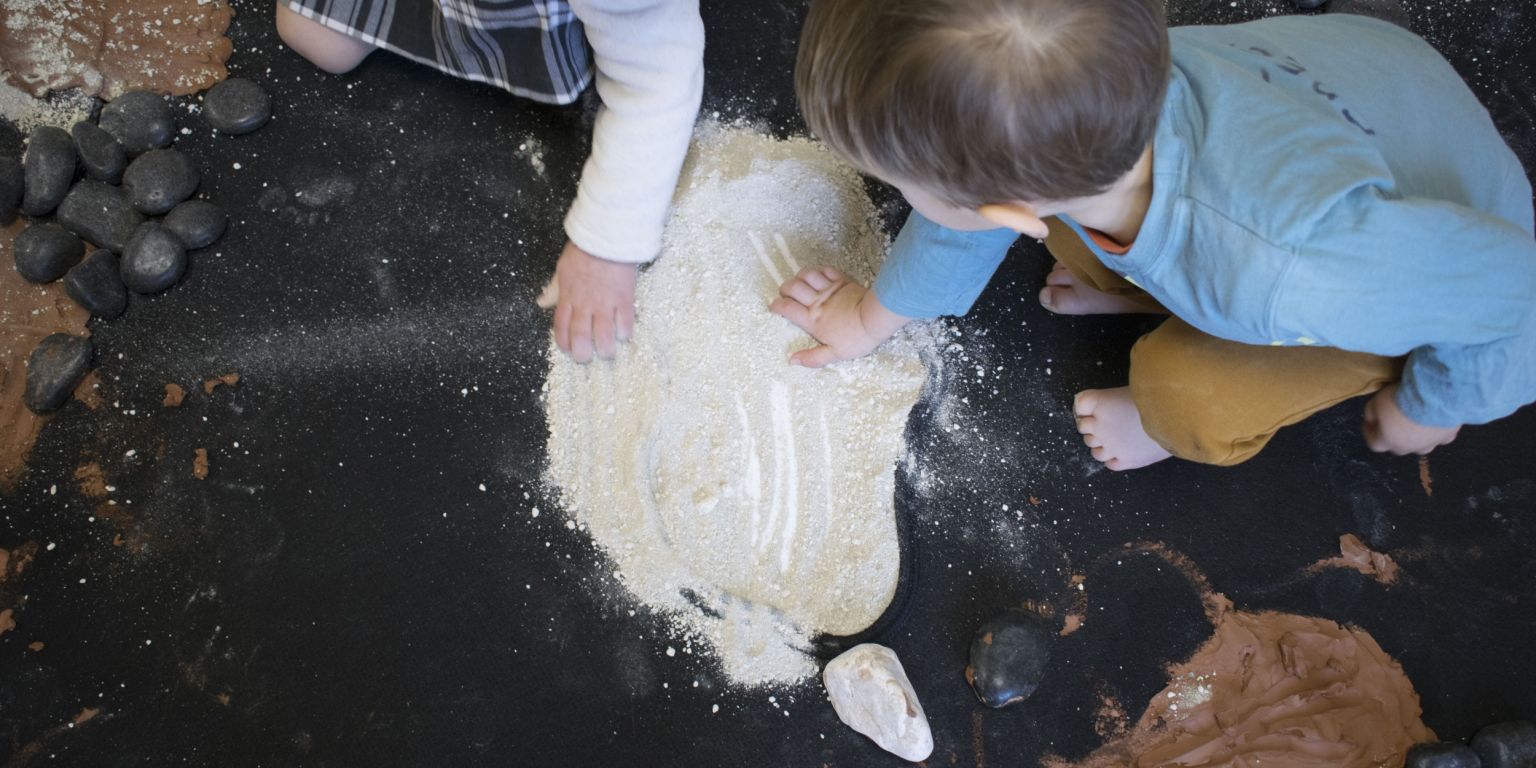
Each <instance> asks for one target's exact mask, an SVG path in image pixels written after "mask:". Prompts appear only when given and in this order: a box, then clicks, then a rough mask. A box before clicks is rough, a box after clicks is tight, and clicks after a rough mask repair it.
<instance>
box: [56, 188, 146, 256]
mask: <svg viewBox="0 0 1536 768" xmlns="http://www.w3.org/2000/svg"><path fill="white" fill-rule="evenodd" d="M55 218H57V219H58V222H59V223H60V224H62V225H64V228H65V229H68V230H69V231H71V232H73V233H75V234H77V235H79V236H81V237H83V238H85V239H86V240H88V241H90V242H91V243H92V244H94V245H97V246H100V247H102V248H106V249H108V250H110V251H112V252H113V253H122V252H123V249H124V248H126V247H128V241H129V239H131V238H132V237H133V233H134V231H136V230H137V229H138V228H139V225H140V224H143V223H144V215H143V214H141V213H139V212H138V211H137V210H135V209H134V207H133V203H131V202H129V201H128V193H126V192H124V191H123V190H122V189H121V188H119V187H114V186H112V185H111V184H108V183H106V182H103V181H94V180H91V179H83V180H81V181H78V182H76V183H75V186H74V188H73V189H71V190H69V194H68V195H66V196H65V197H64V202H62V203H59V211H58V214H57V216H56V217H55Z"/></svg>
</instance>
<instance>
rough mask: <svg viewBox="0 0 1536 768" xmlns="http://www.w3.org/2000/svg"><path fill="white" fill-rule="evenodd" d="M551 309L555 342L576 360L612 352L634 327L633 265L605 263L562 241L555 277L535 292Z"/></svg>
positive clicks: (604, 356)
mask: <svg viewBox="0 0 1536 768" xmlns="http://www.w3.org/2000/svg"><path fill="white" fill-rule="evenodd" d="M538 303H539V306H540V307H543V308H544V309H549V308H551V307H553V308H554V310H555V345H556V346H558V347H560V351H562V352H564V353H566V354H568V355H570V356H571V359H572V360H575V361H576V362H578V363H585V362H588V361H590V360H591V359H592V354H593V353H594V352H596V353H597V356H598V357H600V358H603V359H604V360H607V359H610V358H612V357H613V356H614V354H615V353H617V352H618V345H619V342H623V341H628V340H629V337H630V334H632V333H634V330H635V265H634V264H625V263H622V262H617V261H608V260H606V259H600V258H598V257H596V256H593V255H592V254H590V253H587V252H586V251H584V250H582V249H581V248H579V247H577V245H576V244H575V243H566V244H565V250H564V251H561V252H560V260H559V261H558V262H556V263H555V278H554V280H551V281H550V283H549V287H547V288H545V289H544V293H543V294H541V295H540V296H539V299H538Z"/></svg>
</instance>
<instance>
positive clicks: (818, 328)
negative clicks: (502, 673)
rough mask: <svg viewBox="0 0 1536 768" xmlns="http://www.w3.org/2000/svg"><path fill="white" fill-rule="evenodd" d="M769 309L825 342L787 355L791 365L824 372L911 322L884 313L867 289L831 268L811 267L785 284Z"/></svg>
mask: <svg viewBox="0 0 1536 768" xmlns="http://www.w3.org/2000/svg"><path fill="white" fill-rule="evenodd" d="M768 309H769V310H770V311H772V312H773V313H774V314H775V315H778V316H779V317H782V318H784V319H785V320H788V321H790V322H791V323H794V324H795V325H797V326H800V328H801V329H802V330H804V331H805V332H806V333H809V334H811V335H812V336H814V337H816V340H817V341H819V342H821V344H820V345H819V346H816V347H812V348H810V349H803V350H801V351H799V352H796V353H794V354H793V355H790V356H789V362H790V364H791V365H803V366H805V367H807V368H820V367H822V366H824V365H829V364H831V363H835V362H838V361H839V360H851V359H853V358H855V357H863V356H864V355H867V354H869V353H870V352H873V351H875V347H878V346H880V343H881V342H883V341H885V340H886V339H889V338H890V337H891V334H893V333H895V332H896V331H898V330H900V329H901V327H902V326H903V325H906V324H907V321H908V320H910V319H911V318H906V317H902V316H901V315H898V314H896V313H894V312H892V311H890V310H888V309H886V308H885V306H884V305H883V304H881V303H880V299H878V298H876V297H875V294H874V293H873V292H872V291H870V290H869V289H868V288H865V287H864V286H862V285H860V284H858V283H856V282H854V281H852V280H850V279H848V276H847V275H844V274H843V273H842V272H839V271H838V270H836V269H834V268H832V267H811V268H810V269H802V270H800V274H798V275H795V276H794V277H792V278H790V279H788V280H786V281H784V284H783V285H782V286H779V298H778V299H775V300H774V302H773V303H772V304H771V305H769V307H768Z"/></svg>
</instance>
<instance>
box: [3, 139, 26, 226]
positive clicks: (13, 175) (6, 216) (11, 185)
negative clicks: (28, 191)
mask: <svg viewBox="0 0 1536 768" xmlns="http://www.w3.org/2000/svg"><path fill="white" fill-rule="evenodd" d="M22 173H23V172H22V170H21V161H20V160H17V159H16V158H14V157H10V156H6V157H0V226H4V225H6V224H10V223H11V222H13V221H15V220H16V211H17V209H18V208H20V207H21V189H22Z"/></svg>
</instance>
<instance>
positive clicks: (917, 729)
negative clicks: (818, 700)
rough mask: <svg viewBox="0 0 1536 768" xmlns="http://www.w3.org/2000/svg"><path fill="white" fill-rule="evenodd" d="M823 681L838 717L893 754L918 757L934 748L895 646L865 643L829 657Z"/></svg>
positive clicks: (920, 707)
mask: <svg viewBox="0 0 1536 768" xmlns="http://www.w3.org/2000/svg"><path fill="white" fill-rule="evenodd" d="M821 677H822V682H823V683H824V684H825V685H826V686H827V694H828V696H829V697H830V698H831V699H832V708H833V709H834V710H836V711H837V717H838V719H840V720H842V721H843V723H845V724H846V725H847V726H848V727H849V728H852V729H854V730H855V731H858V732H859V733H862V734H864V735H865V736H868V737H869V738H871V739H873V740H874V742H875V743H876V744H878V745H880V748H881V749H884V750H885V751H887V752H890V753H891V754H894V755H896V756H897V757H900V758H902V759H904V760H911V761H912V762H918V761H921V760H925V759H927V757H928V755H930V754H932V753H933V732H932V731H930V730H929V729H928V717H927V716H926V715H924V714H923V705H922V704H920V703H918V701H917V692H916V691H913V690H912V683H911V682H909V681H908V680H907V673H906V670H903V669H902V668H901V660H899V659H897V658H896V652H895V651H893V650H891V649H889V648H886V647H885V646H883V645H875V644H874V643H865V644H863V645H856V646H854V647H852V648H849V649H848V650H846V651H844V652H843V653H842V655H840V656H838V657H837V658H835V659H833V660H832V661H830V662H827V668H826V669H825V670H824V671H823V672H822V676H821Z"/></svg>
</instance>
